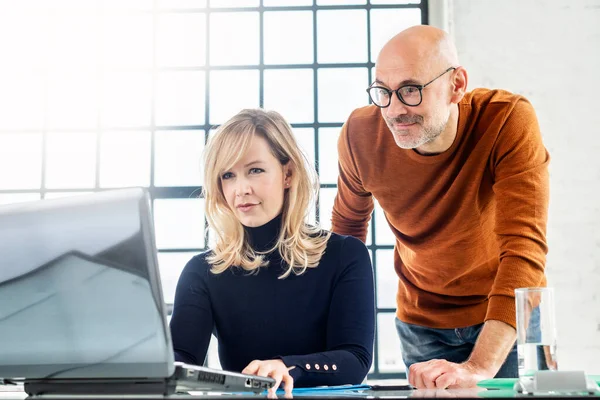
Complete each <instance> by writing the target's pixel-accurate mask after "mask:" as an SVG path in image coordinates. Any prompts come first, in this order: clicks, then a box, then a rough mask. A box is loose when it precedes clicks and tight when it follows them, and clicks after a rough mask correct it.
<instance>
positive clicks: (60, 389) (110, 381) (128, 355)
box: [0, 189, 274, 394]
mask: <svg viewBox="0 0 600 400" xmlns="http://www.w3.org/2000/svg"><path fill="white" fill-rule="evenodd" d="M0 260H4V261H0V262H3V263H4V262H5V261H6V260H9V261H10V264H7V265H6V266H5V265H3V266H2V267H3V268H0V270H2V271H4V272H3V273H0V338H1V340H0V354H2V356H1V357H0V378H4V379H5V380H13V381H24V382H25V390H26V391H27V392H28V393H29V394H44V393H46V394H47V393H74V394H77V393H79V394H83V393H116V394H127V393H139V394H151V393H156V394H171V393H174V392H175V391H182V390H183V391H187V390H195V391H208V390H211V391H215V390H223V391H245V390H246V391H247V390H252V391H256V392H258V391H262V390H265V389H268V388H270V387H272V386H273V384H274V380H273V379H271V378H263V377H256V376H252V375H244V374H239V373H233V372H226V371H221V370H214V369H209V368H205V367H197V366H190V365H185V364H181V363H175V362H174V358H173V348H172V343H171V337H170V331H169V329H168V326H167V324H166V316H165V307H164V302H163V297H162V292H161V286H160V278H159V273H158V266H157V261H156V248H155V245H154V236H153V229H152V220H151V217H150V209H149V200H148V196H147V194H146V193H145V191H143V190H142V189H126V190H118V191H108V192H102V193H97V194H93V195H87V196H77V197H73V198H65V199H56V200H43V201H38V202H33V203H24V204H22V205H13V206H4V207H1V208H0Z"/></svg>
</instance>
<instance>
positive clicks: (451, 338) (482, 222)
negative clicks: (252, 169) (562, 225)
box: [332, 26, 549, 388]
mask: <svg viewBox="0 0 600 400" xmlns="http://www.w3.org/2000/svg"><path fill="white" fill-rule="evenodd" d="M368 92H369V95H370V98H371V101H372V102H373V103H374V104H373V105H371V106H368V107H363V108H360V109H357V110H355V111H354V112H353V113H352V114H351V116H350V117H349V119H348V121H347V122H346V124H345V125H344V126H343V128H342V132H341V135H340V138H339V142H338V150H339V172H340V175H339V180H338V193H337V196H336V199H335V204H334V209H333V217H332V222H333V231H335V232H337V233H341V234H346V235H353V236H356V237H358V238H360V239H361V240H363V241H364V240H365V239H366V235H367V225H368V222H369V219H370V217H371V212H372V211H373V207H374V206H373V205H374V202H373V199H374V198H375V199H377V201H378V203H379V204H380V205H381V207H382V209H383V211H384V213H385V216H386V219H387V222H388V224H389V226H390V228H391V229H392V231H393V233H394V235H395V237H396V244H395V251H394V268H395V270H396V273H397V275H398V277H399V282H398V292H397V296H396V300H397V313H396V317H397V318H396V328H397V331H398V334H399V336H400V343H401V350H402V356H403V359H404V363H405V364H406V366H407V368H408V376H409V382H410V383H411V384H413V385H414V386H417V387H420V388H456V387H472V386H475V384H476V383H477V382H478V381H479V380H481V379H486V378H492V377H516V376H517V372H518V369H517V352H516V347H515V338H516V333H515V300H514V289H516V288H519V287H529V286H544V285H545V283H546V279H545V275H544V266H545V259H546V253H547V245H546V221H547V209H548V162H549V155H548V152H547V151H546V149H545V148H544V145H543V143H542V139H541V135H540V130H539V126H538V123H537V119H536V116H535V112H534V110H533V108H532V106H531V104H530V103H529V102H528V101H527V100H526V99H524V98H523V97H522V96H518V95H515V94H512V93H509V92H506V91H502V90H488V89H476V90H473V91H471V92H467V71H466V70H465V68H464V67H462V66H461V65H460V63H459V61H458V56H457V52H456V49H455V46H454V44H453V43H452V41H451V39H450V38H449V36H448V35H447V34H446V33H445V32H443V31H441V30H439V29H436V28H433V27H430V26H416V27H412V28H409V29H407V30H405V31H403V32H401V33H399V34H398V35H396V36H395V37H393V38H392V39H391V40H390V41H389V42H388V43H387V44H386V45H385V46H384V47H383V49H382V50H381V52H380V54H379V57H378V58H377V62H376V66H375V81H374V82H373V84H372V85H371V86H370V87H369V88H368ZM378 222H379V221H378ZM386 267H388V266H386V265H383V266H382V265H380V266H379V268H380V269H381V268H386ZM390 267H391V266H390Z"/></svg>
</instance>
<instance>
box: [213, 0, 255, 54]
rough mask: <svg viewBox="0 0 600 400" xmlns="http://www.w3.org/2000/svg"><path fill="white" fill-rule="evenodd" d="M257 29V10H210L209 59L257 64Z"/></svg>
mask: <svg viewBox="0 0 600 400" xmlns="http://www.w3.org/2000/svg"><path fill="white" fill-rule="evenodd" d="M242 1H245V0H242ZM211 5H212V3H211ZM233 27H235V29H234V28H233ZM240 32H243V34H241V33H240ZM258 33H259V30H258V13H257V12H237V13H214V14H210V63H211V64H212V65H254V64H258Z"/></svg>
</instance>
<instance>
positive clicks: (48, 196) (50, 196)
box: [44, 192, 94, 199]
mask: <svg viewBox="0 0 600 400" xmlns="http://www.w3.org/2000/svg"><path fill="white" fill-rule="evenodd" d="M92 193H94V192H48V193H46V194H44V199H58V198H61V197H72V196H81V195H82V194H92Z"/></svg>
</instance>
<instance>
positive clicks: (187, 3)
mask: <svg viewBox="0 0 600 400" xmlns="http://www.w3.org/2000/svg"><path fill="white" fill-rule="evenodd" d="M158 7H159V8H204V7H206V0H158Z"/></svg>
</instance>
